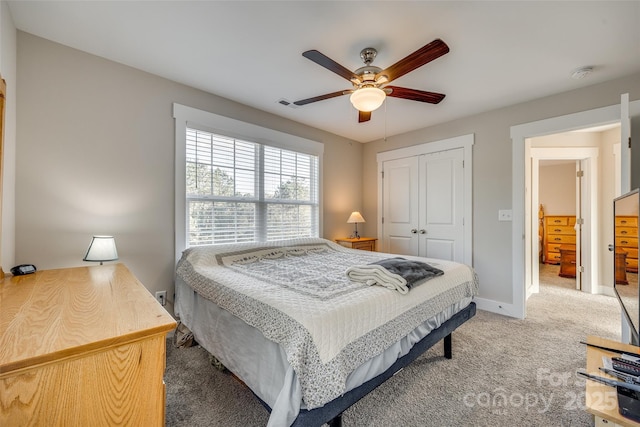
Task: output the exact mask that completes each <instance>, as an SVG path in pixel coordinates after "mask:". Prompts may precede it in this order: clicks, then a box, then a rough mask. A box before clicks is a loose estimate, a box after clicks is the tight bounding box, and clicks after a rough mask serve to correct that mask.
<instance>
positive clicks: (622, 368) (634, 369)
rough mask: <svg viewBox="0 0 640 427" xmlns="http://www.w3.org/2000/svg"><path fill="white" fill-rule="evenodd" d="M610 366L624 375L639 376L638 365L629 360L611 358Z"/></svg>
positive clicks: (639, 369)
mask: <svg viewBox="0 0 640 427" xmlns="http://www.w3.org/2000/svg"><path fill="white" fill-rule="evenodd" d="M611 365H612V366H613V369H615V370H616V371H619V372H624V373H625V374H629V375H634V376H636V377H637V376H640V363H637V362H633V361H631V360H627V359H623V358H621V357H612V358H611Z"/></svg>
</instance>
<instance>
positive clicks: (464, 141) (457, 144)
mask: <svg viewBox="0 0 640 427" xmlns="http://www.w3.org/2000/svg"><path fill="white" fill-rule="evenodd" d="M474 140H475V135H474V134H468V135H461V136H456V137H453V138H447V139H442V140H439V141H433V142H427V143H423V144H419V145H413V146H410V147H405V148H398V149H395V150H389V151H382V152H379V153H378V154H377V155H376V160H377V162H378V216H377V224H378V239H379V240H380V241H382V239H383V232H382V230H383V224H382V209H383V203H384V200H383V180H382V172H383V165H384V162H386V161H388V160H397V159H402V158H406V157H414V156H419V155H422V154H431V153H437V152H441V151H448V150H454V149H458V148H462V149H463V152H464V154H463V159H464V160H463V162H464V163H463V165H464V168H463V171H464V172H463V173H464V178H463V181H464V184H463V185H464V189H463V191H464V207H463V215H464V243H463V257H464V264H467V265H470V266H473V182H472V181H473V156H472V149H473V144H474Z"/></svg>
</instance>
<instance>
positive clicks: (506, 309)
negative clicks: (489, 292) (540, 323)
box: [473, 297, 522, 319]
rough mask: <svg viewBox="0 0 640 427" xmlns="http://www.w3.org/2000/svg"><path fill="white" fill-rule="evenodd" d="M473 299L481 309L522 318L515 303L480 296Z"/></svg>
mask: <svg viewBox="0 0 640 427" xmlns="http://www.w3.org/2000/svg"><path fill="white" fill-rule="evenodd" d="M473 301H474V302H475V303H476V307H477V308H478V309H479V310H484V311H490V312H492V313H496V314H502V315H503V316H509V317H515V318H517V319H522V317H521V316H520V314H519V313H518V311H517V310H516V309H515V307H514V305H513V304H510V303H505V302H500V301H494V300H490V299H486V298H478V297H476V298H474V299H473Z"/></svg>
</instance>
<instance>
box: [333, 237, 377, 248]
mask: <svg viewBox="0 0 640 427" xmlns="http://www.w3.org/2000/svg"><path fill="white" fill-rule="evenodd" d="M376 240H378V239H376V238H373V237H360V238H359V239H357V238H356V239H352V238H350V237H345V238H344V239H336V243H339V244H341V245H342V246H346V247H347V248H352V249H360V250H363V251H375V250H376Z"/></svg>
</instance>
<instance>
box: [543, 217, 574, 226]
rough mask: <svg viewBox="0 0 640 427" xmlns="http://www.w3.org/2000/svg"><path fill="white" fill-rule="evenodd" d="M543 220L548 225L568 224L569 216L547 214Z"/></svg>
mask: <svg viewBox="0 0 640 427" xmlns="http://www.w3.org/2000/svg"><path fill="white" fill-rule="evenodd" d="M544 222H545V224H546V225H547V226H548V227H551V226H554V225H569V218H568V217H566V216H547V217H545V219H544Z"/></svg>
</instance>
